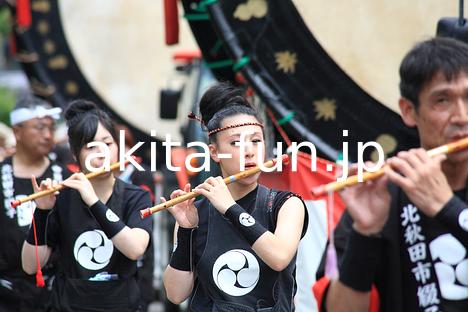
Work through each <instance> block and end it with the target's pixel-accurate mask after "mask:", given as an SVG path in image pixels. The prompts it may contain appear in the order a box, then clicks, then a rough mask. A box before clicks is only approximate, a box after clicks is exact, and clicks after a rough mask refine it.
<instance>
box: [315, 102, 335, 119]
mask: <svg viewBox="0 0 468 312" xmlns="http://www.w3.org/2000/svg"><path fill="white" fill-rule="evenodd" d="M314 106H315V112H316V113H317V115H315V120H320V119H323V120H324V121H329V120H335V119H336V101H335V100H333V99H329V98H323V99H321V100H317V101H314Z"/></svg>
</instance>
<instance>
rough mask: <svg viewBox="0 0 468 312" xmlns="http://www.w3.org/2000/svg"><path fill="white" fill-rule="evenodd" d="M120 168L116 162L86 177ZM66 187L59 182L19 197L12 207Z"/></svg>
mask: <svg viewBox="0 0 468 312" xmlns="http://www.w3.org/2000/svg"><path fill="white" fill-rule="evenodd" d="M127 164H128V160H126V161H125V165H127ZM119 168H120V162H117V163H115V164H112V165H110V167H109V170H105V169H102V170H99V171H95V172H90V173H88V174H87V175H86V178H87V179H88V180H89V179H92V178H95V177H98V176H100V175H103V174H105V173H107V172H109V171H115V170H117V169H119ZM64 188H66V186H65V185H63V184H58V185H57V186H55V187H53V188H51V189H49V190H44V191H40V192H37V193H34V194H31V195H29V196H27V197H24V198H21V199H18V200H13V201H12V202H11V203H10V204H11V207H13V208H16V207H18V206H19V205H21V204H24V203H26V202H29V201H31V200H35V199H36V198H40V197H44V196H47V195H50V194H53V193H55V192H58V191H60V190H63V189H64Z"/></svg>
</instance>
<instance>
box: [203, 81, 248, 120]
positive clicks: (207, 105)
mask: <svg viewBox="0 0 468 312" xmlns="http://www.w3.org/2000/svg"><path fill="white" fill-rule="evenodd" d="M230 106H246V107H252V106H251V105H250V104H249V102H248V101H247V99H246V98H245V96H244V91H243V90H242V89H240V88H237V87H236V86H234V85H232V84H231V83H229V82H220V83H217V84H215V85H213V86H212V87H210V88H209V89H208V90H207V91H206V92H205V94H204V95H203V97H202V98H201V100H200V114H201V116H202V120H203V122H204V124H205V125H207V124H208V123H209V122H210V120H211V118H213V116H214V114H216V113H217V112H219V111H220V110H222V109H224V108H226V107H230Z"/></svg>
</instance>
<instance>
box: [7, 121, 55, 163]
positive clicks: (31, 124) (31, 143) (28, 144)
mask: <svg viewBox="0 0 468 312" xmlns="http://www.w3.org/2000/svg"><path fill="white" fill-rule="evenodd" d="M54 133H55V122H54V120H53V119H52V118H51V117H44V118H34V119H31V120H27V121H25V122H22V123H21V124H20V125H18V126H16V127H15V136H16V140H17V145H21V146H22V147H23V148H24V149H25V150H26V151H27V152H29V153H32V154H34V155H38V156H39V155H44V156H45V155H47V154H48V153H49V152H50V150H51V149H52V147H53V146H54Z"/></svg>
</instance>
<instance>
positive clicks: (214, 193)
mask: <svg viewBox="0 0 468 312" xmlns="http://www.w3.org/2000/svg"><path fill="white" fill-rule="evenodd" d="M193 191H194V192H196V193H198V194H200V195H203V196H205V197H206V198H208V200H209V201H210V203H211V204H212V205H213V206H214V207H215V208H216V210H218V211H219V212H220V213H221V214H223V215H224V213H225V212H226V211H227V210H228V209H229V207H231V206H232V205H234V204H235V203H236V202H235V201H234V199H233V198H232V195H231V192H229V189H228V188H227V185H226V183H224V180H223V178H222V177H216V178H213V177H209V178H208V179H206V180H205V182H204V183H202V184H200V185H198V186H197V187H196V188H194V189H193Z"/></svg>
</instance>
